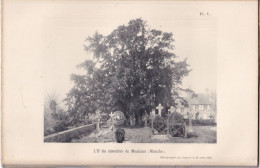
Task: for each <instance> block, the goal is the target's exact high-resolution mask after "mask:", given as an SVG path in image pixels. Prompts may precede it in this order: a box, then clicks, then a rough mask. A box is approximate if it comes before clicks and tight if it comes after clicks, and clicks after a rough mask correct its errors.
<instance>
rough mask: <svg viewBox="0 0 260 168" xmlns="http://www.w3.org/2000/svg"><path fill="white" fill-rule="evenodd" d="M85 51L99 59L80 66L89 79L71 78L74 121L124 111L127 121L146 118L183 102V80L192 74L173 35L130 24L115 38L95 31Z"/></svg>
mask: <svg viewBox="0 0 260 168" xmlns="http://www.w3.org/2000/svg"><path fill="white" fill-rule="evenodd" d="M86 41H87V42H88V45H86V46H85V50H86V51H87V52H88V53H91V54H93V56H94V60H86V61H85V62H83V63H82V64H80V65H79V66H78V67H79V68H83V69H85V70H86V74H85V75H76V74H73V75H71V80H72V81H74V84H75V85H74V87H73V88H72V89H71V90H70V92H69V93H68V94H67V97H66V98H65V102H66V103H67V105H68V109H69V112H70V114H71V116H72V117H73V121H75V122H77V121H78V120H79V118H80V117H82V116H85V115H86V113H93V112H95V110H96V109H100V110H104V111H107V112H110V111H113V110H121V111H123V112H124V114H125V115H126V117H127V118H129V116H130V115H134V116H135V118H136V121H137V123H138V124H139V125H140V124H141V122H142V115H143V114H144V113H145V111H146V112H148V113H149V112H150V111H151V109H152V108H155V106H157V105H158V104H159V103H161V104H163V105H164V106H170V105H174V100H175V99H177V98H180V96H179V94H178V93H179V92H178V90H182V91H183V90H184V91H185V89H181V88H180V85H181V83H182V79H183V77H185V76H187V75H188V73H189V71H190V70H188V68H187V67H188V64H187V63H186V59H185V60H184V61H179V62H178V61H177V60H176V55H175V54H174V53H173V49H174V46H173V42H174V39H173V34H172V33H167V32H162V31H160V30H155V29H150V28H149V27H148V26H147V24H146V22H145V21H143V20H142V19H135V20H130V21H129V23H128V25H126V26H125V25H121V26H119V27H118V28H116V29H115V30H113V31H112V32H111V33H110V34H109V35H107V36H104V35H102V34H99V33H97V32H96V33H95V34H94V35H93V36H92V37H88V38H87V39H86Z"/></svg>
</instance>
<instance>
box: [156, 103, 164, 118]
mask: <svg viewBox="0 0 260 168" xmlns="http://www.w3.org/2000/svg"><path fill="white" fill-rule="evenodd" d="M156 109H157V110H158V115H159V116H162V109H163V106H162V105H161V104H159V105H158V106H157V107H156Z"/></svg>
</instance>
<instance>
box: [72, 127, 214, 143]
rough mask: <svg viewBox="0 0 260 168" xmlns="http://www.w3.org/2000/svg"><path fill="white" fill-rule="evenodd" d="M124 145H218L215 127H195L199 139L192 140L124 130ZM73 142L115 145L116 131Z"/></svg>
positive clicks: (94, 134) (108, 130)
mask: <svg viewBox="0 0 260 168" xmlns="http://www.w3.org/2000/svg"><path fill="white" fill-rule="evenodd" d="M124 130H125V141H124V143H216V140H217V136H216V127H215V126H194V127H193V131H194V133H196V134H197V135H198V137H191V138H178V137H176V138H168V137H167V136H165V135H153V134H152V130H151V128H149V127H143V128H124ZM72 142H78V143H86V142H89V143H109V142H110V143H114V142H116V139H115V130H113V131H112V130H110V129H108V128H103V129H101V130H100V131H99V132H93V133H91V134H90V135H88V136H86V137H82V138H80V139H73V140H72Z"/></svg>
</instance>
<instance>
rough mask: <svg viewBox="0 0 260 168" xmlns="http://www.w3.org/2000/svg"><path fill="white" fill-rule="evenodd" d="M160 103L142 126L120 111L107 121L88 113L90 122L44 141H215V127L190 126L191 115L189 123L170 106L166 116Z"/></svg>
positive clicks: (112, 114)
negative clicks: (92, 121) (132, 124)
mask: <svg viewBox="0 0 260 168" xmlns="http://www.w3.org/2000/svg"><path fill="white" fill-rule="evenodd" d="M162 109H164V107H163V106H162V105H161V104H159V105H158V106H157V107H156V108H155V109H153V110H152V111H151V113H150V114H148V113H145V114H144V116H143V126H142V127H131V126H129V125H126V124H125V123H126V117H125V115H124V113H123V112H121V111H115V112H111V113H110V114H109V115H108V116H109V117H107V118H108V120H106V121H104V120H101V116H102V115H101V113H100V111H98V112H97V113H96V114H95V115H90V116H91V117H90V118H91V119H92V120H94V123H93V124H90V125H86V126H81V127H78V128H74V129H71V130H66V131H63V132H60V133H57V134H54V135H50V136H47V137H45V142H74V143H77V142H86V143H88V142H89V143H216V131H215V126H193V125H192V115H188V118H189V120H188V124H186V122H185V120H184V116H183V115H182V114H180V113H178V112H176V109H175V108H174V107H173V106H171V107H170V108H169V109H168V113H167V114H166V115H165V117H163V116H162Z"/></svg>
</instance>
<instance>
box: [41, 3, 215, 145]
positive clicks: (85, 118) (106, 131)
mask: <svg viewBox="0 0 260 168" xmlns="http://www.w3.org/2000/svg"><path fill="white" fill-rule="evenodd" d="M110 6H111V5H110ZM85 8H86V11H88V12H86V13H85V15H77V14H73V15H66V14H57V16H56V17H54V18H50V20H49V24H48V25H47V26H46V28H45V30H44V32H43V41H44V43H43V44H44V51H43V52H44V54H45V55H46V57H45V58H44V60H43V62H44V73H45V74H44V75H43V80H44V89H45V90H44V142H55V143H62V142H66V143H69V142H71V143H217V87H216V86H217V49H216V48H217V29H216V25H217V20H216V19H215V18H214V17H212V16H211V14H210V13H207V12H203V11H202V12H198V15H197V16H191V15H187V16H183V15H181V12H180V11H178V6H176V7H174V8H173V9H172V8H169V11H166V12H164V13H156V14H155V13H153V14H152V13H150V12H147V11H152V10H146V11H142V4H141V5H140V6H135V9H134V13H132V12H131V10H130V9H129V8H124V6H120V5H119V6H116V5H115V6H111V8H110V10H114V13H113V15H110V14H108V13H107V12H109V10H108V9H104V11H103V12H99V13H95V11H94V10H93V9H95V8H98V3H97V4H95V3H94V4H90V5H88V6H85ZM146 8H149V6H148V7H146ZM122 10H129V11H128V12H129V15H127V16H126V15H125V14H124V15H120V11H122ZM171 10H173V11H172V12H171V13H169V12H170V11H171ZM124 13H127V12H124ZM187 13H189V11H187ZM182 14H183V13H182ZM50 23H51V24H50Z"/></svg>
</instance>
